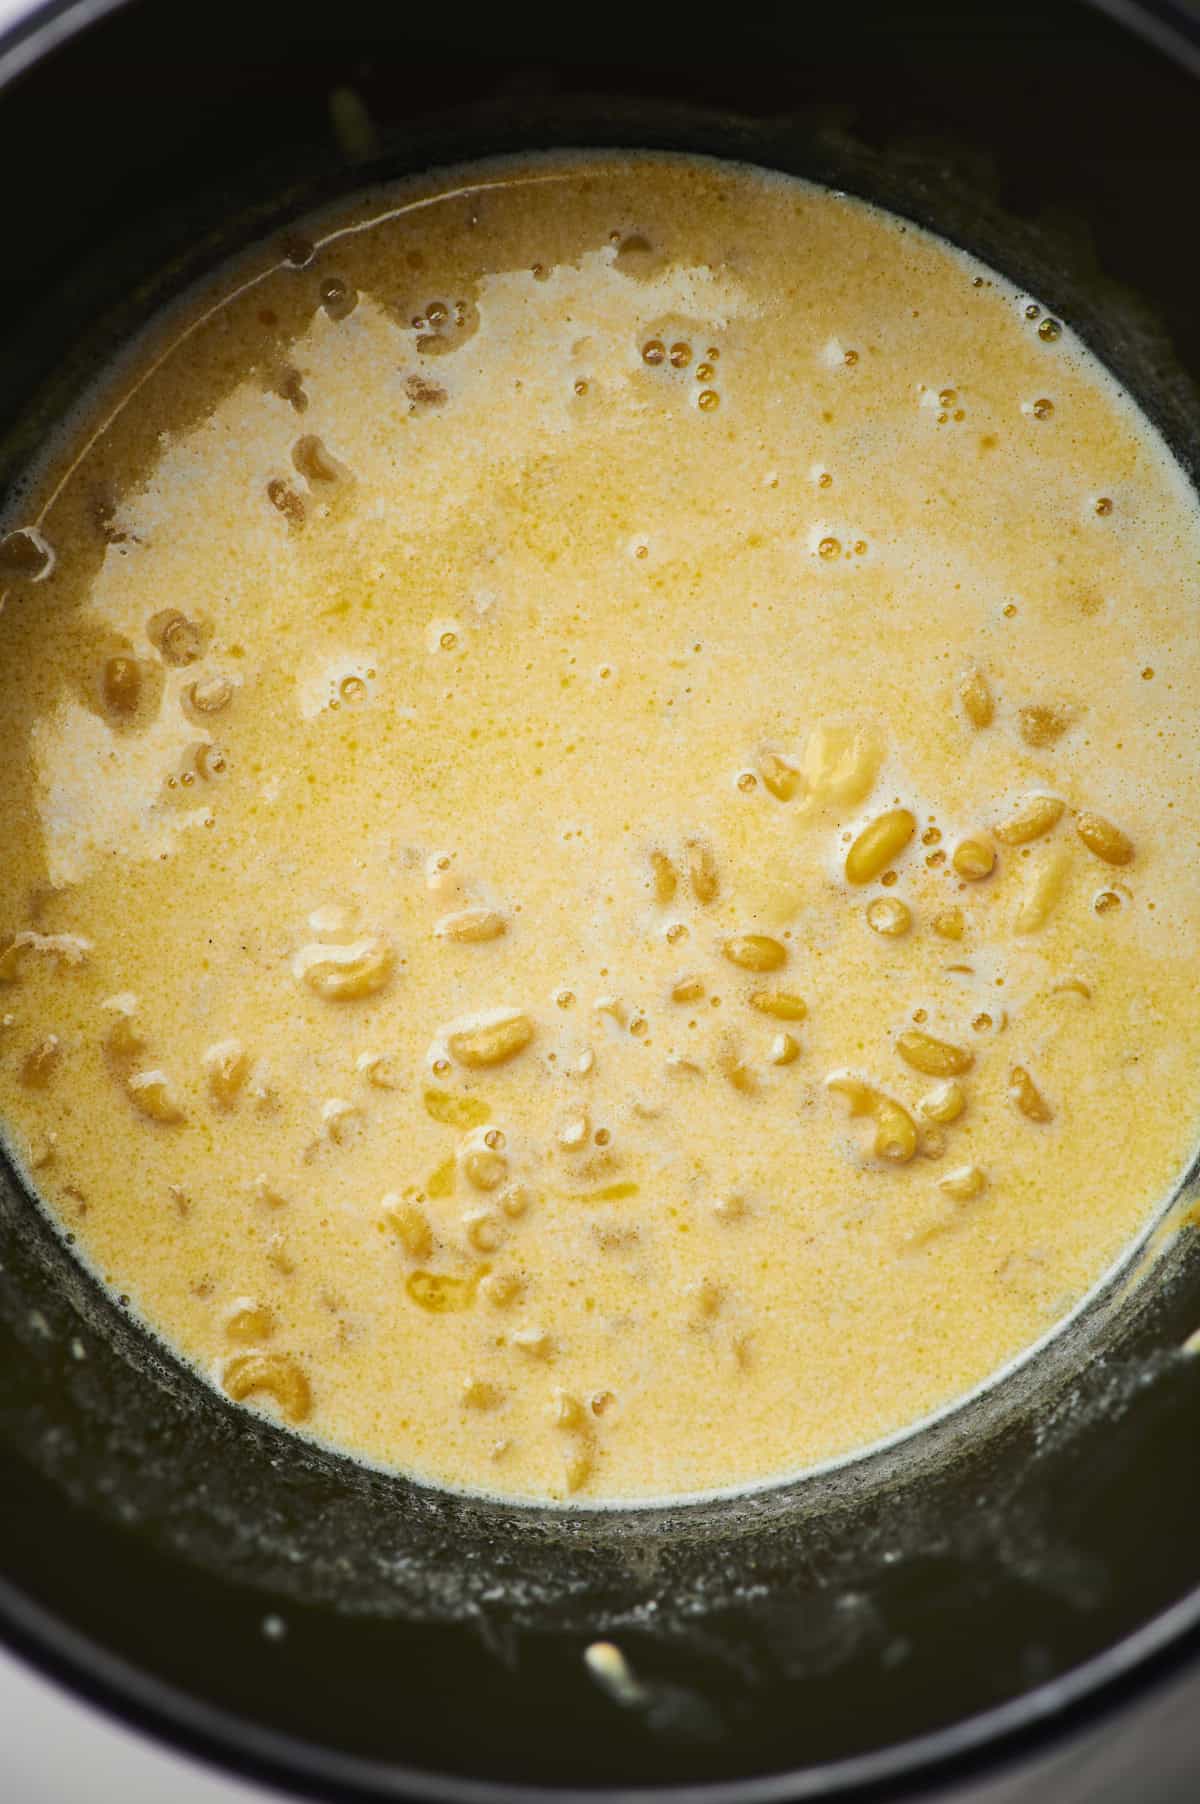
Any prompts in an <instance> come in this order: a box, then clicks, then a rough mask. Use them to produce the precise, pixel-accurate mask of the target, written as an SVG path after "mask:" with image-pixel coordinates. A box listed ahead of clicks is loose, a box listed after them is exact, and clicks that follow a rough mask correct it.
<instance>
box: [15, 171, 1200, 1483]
mask: <svg viewBox="0 0 1200 1804" xmlns="http://www.w3.org/2000/svg"><path fill="white" fill-rule="evenodd" d="M303 230H304V233H305V234H306V235H307V238H308V240H309V242H305V241H304V239H303V238H295V239H290V240H288V241H287V243H286V244H285V245H283V246H280V245H279V244H273V245H270V246H267V247H265V248H264V249H262V250H261V251H260V252H258V253H257V254H255V255H254V256H252V257H251V258H250V259H249V260H247V261H244V262H243V263H242V264H240V265H239V266H238V267H237V268H236V269H234V270H232V271H230V272H226V275H225V277H224V278H223V280H222V282H221V283H220V284H219V285H217V286H216V287H214V288H213V289H212V290H211V291H210V292H209V293H208V294H207V295H206V296H205V297H203V298H202V300H200V301H196V302H194V303H193V304H192V305H191V306H190V308H184V309H183V310H181V311H179V312H178V313H177V314H176V315H175V316H174V317H173V318H172V319H171V320H170V321H168V322H166V323H165V324H163V325H162V326H161V327H160V328H159V329H158V330H157V332H156V333H155V334H153V335H152V336H151V337H150V338H148V339H147V340H146V341H145V342H144V343H143V344H142V346H140V347H139V348H138V349H137V350H136V351H135V353H134V354H133V355H132V357H131V359H130V360H129V362H128V364H127V367H126V368H125V370H124V371H123V373H122V374H121V375H120V376H119V377H114V378H113V380H112V382H111V383H110V385H109V392H108V394H107V397H106V399H104V400H103V401H102V402H99V403H97V404H96V407H95V409H94V410H93V413H92V414H91V415H90V416H89V418H88V419H87V420H85V421H83V422H81V423H78V424H77V426H76V428H74V429H73V436H72V438H71V441H70V442H64V444H63V445H62V446H61V447H60V448H59V452H58V453H57V454H56V456H55V458H53V459H51V461H50V463H49V464H48V467H47V469H46V471H45V472H43V474H42V475H41V476H40V477H39V478H38V479H37V481H36V482H35V483H34V484H33V485H32V486H31V488H30V491H29V492H28V494H26V496H25V497H24V498H23V499H22V500H21V501H20V503H19V505H18V506H17V507H16V508H15V509H14V510H11V517H10V518H9V520H8V522H7V525H8V529H9V531H10V536H9V538H8V539H7V540H5V541H4V543H3V546H2V547H0V566H2V567H3V568H4V569H5V570H6V572H7V574H6V575H4V576H3V577H0V589H3V590H4V591H5V593H6V600H5V605H4V610H3V614H2V615H0V761H2V768H3V781H2V783H0V798H2V800H0V837H2V840H3V844H4V847H5V857H4V860H3V863H2V865H0V930H2V931H3V932H4V933H6V934H7V935H9V936H10V940H11V943H10V944H9V947H8V950H7V951H6V952H3V953H0V979H2V980H3V984H4V988H3V990H2V991H0V1010H2V1011H3V1023H4V1024H3V1028H2V1029H0V1114H2V1116H3V1119H4V1121H5V1123H6V1129H7V1134H8V1137H9V1141H10V1144H11V1146H12V1148H13V1149H14V1151H15V1154H16V1156H17V1158H18V1159H19V1161H20V1162H21V1163H22V1164H23V1166H24V1167H25V1168H26V1169H27V1171H28V1172H29V1173H30V1174H31V1177H32V1181H33V1182H34V1184H35V1185H36V1186H37V1188H38V1190H39V1191H40V1192H41V1194H42V1196H43V1197H44V1199H45V1200H46V1202H47V1204H48V1206H49V1207H50V1209H51V1210H52V1211H53V1213H54V1215H55V1216H56V1217H57V1219H58V1220H59V1222H60V1223H61V1224H62V1226H63V1228H64V1229H66V1230H68V1231H69V1232H70V1233H71V1234H72V1235H73V1236H74V1237H75V1240H76V1244H77V1246H78V1248H79V1250H80V1252H81V1253H82V1254H83V1255H84V1256H85V1257H86V1259H87V1260H88V1261H90V1262H91V1264H92V1265H93V1267H94V1268H95V1270H96V1271H97V1272H98V1273H99V1274H100V1275H101V1276H102V1278H103V1279H104V1281H105V1282H106V1283H107V1284H109V1285H110V1286H111V1287H112V1288H113V1290H114V1291H117V1292H119V1293H121V1294H122V1295H123V1296H125V1297H127V1298H128V1299H129V1301H130V1304H131V1306H132V1307H133V1308H134V1309H135V1310H136V1311H137V1312H138V1313H139V1314H140V1316H141V1317H142V1318H143V1319H144V1320H145V1321H146V1322H147V1323H148V1324H149V1325H150V1326H151V1327H152V1328H153V1329H155V1330H156V1331H157V1332H158V1333H159V1334H161V1336H162V1337H163V1338H164V1339H165V1340H166V1341H167V1342H168V1343H169V1344H170V1345H172V1346H173V1347H175V1348H176V1349H178V1350H179V1352H181V1353H182V1354H183V1355H184V1356H185V1357H186V1358H187V1359H189V1360H190V1361H192V1362H193V1363H194V1365H195V1367H196V1368H197V1369H198V1370H199V1371H200V1372H201V1373H203V1374H205V1375H206V1376H208V1377H210V1378H211V1380H212V1381H213V1383H215V1384H216V1385H218V1386H222V1387H223V1388H224V1389H225V1390H226V1391H227V1392H228V1393H229V1394H230V1395H232V1396H234V1397H235V1398H237V1399H238V1400H240V1401H244V1402H246V1403H247V1404H248V1405H249V1406H251V1407H257V1408H262V1409H264V1410H265V1411H267V1412H268V1413H270V1414H272V1415H274V1416H276V1417H277V1418H278V1419H280V1420H283V1421H285V1422H290V1423H291V1424H293V1425H295V1426H297V1427H299V1428H300V1429H301V1430H302V1432H304V1433H306V1434H310V1435H312V1436H315V1437H317V1438H319V1439H321V1440H323V1441H325V1442H328V1443H331V1444H333V1445H335V1446H337V1447H340V1448H342V1449H344V1450H346V1451H348V1452H349V1453H351V1454H353V1455H355V1456H357V1457H360V1458H363V1459H367V1460H371V1461H374V1462H380V1463H383V1464H385V1465H388V1466H394V1467H398V1468H400V1469H402V1470H403V1471H406V1472H409V1473H413V1474H415V1475H417V1476H418V1477H420V1478H422V1479H426V1480H429V1481H432V1482H437V1483H444V1484H451V1485H457V1486H466V1487H470V1488H475V1489H480V1490H484V1491H488V1492H493V1493H500V1494H505V1495H509V1496H514V1497H522V1498H567V1497H569V1498H572V1499H573V1500H575V1501H597V1500H605V1499H617V1498H622V1499H644V1498H650V1497H662V1496H666V1495H682V1494H692V1493H696V1492H702V1491H705V1490H710V1489H713V1488H720V1487H734V1486H742V1485H747V1484H751V1483H755V1482H762V1481H766V1480H769V1479H771V1478H777V1477H780V1476H783V1475H786V1474H790V1473H794V1472H796V1471H798V1470H802V1469H804V1468H806V1467H809V1466H811V1465H813V1464H814V1463H817V1462H821V1461H825V1460H828V1459H831V1458H835V1457H839V1456H844V1455H846V1454H849V1453H851V1452H853V1451H855V1450H857V1449H861V1448H862V1447H864V1446H866V1445H868V1444H870V1443H872V1442H875V1441H877V1440H879V1439H880V1438H881V1437H884V1436H887V1435H889V1434H892V1433H894V1432H896V1431H898V1430H900V1429H903V1428H904V1427H906V1426H909V1425H911V1424H912V1423H914V1422H915V1421H917V1420H919V1419H921V1418H923V1417H925V1416H927V1415H928V1414H929V1413H930V1412H932V1411H935V1410H938V1409H940V1408H942V1407H944V1406H946V1405H947V1404H949V1403H951V1402H952V1401H953V1400H955V1399H956V1398H959V1397H961V1396H962V1395H963V1394H965V1393H966V1392H968V1391H969V1390H971V1389H972V1387H975V1386H977V1385H978V1384H979V1383H980V1382H982V1381H983V1380H985V1379H987V1378H988V1376H989V1375H990V1374H993V1373H995V1372H996V1371H997V1370H998V1369H999V1368H1001V1367H1002V1366H1003V1365H1004V1364H1005V1363H1006V1362H1008V1361H1010V1360H1011V1359H1012V1358H1013V1357H1014V1356H1016V1355H1017V1354H1019V1353H1020V1352H1021V1350H1022V1349H1024V1348H1026V1347H1028V1346H1029V1345H1030V1344H1031V1343H1033V1342H1034V1341H1036V1340H1037V1339H1038V1338H1039V1337H1041V1336H1043V1335H1044V1334H1045V1333H1046V1332H1047V1330H1048V1329H1049V1328H1050V1327H1051V1326H1052V1325H1053V1324H1054V1323H1055V1322H1056V1321H1058V1320H1059V1319H1061V1318H1062V1316H1063V1315H1064V1314H1065V1313H1066V1312H1069V1311H1070V1310H1071V1309H1072V1308H1073V1307H1074V1306H1075V1305H1076V1304H1077V1303H1078V1301H1079V1299H1080V1298H1081V1296H1083V1295H1084V1294H1085V1293H1086V1291H1087V1290H1088V1288H1089V1287H1090V1286H1092V1285H1094V1284H1095V1282H1096V1281H1097V1280H1098V1279H1099V1278H1100V1277H1101V1276H1102V1274H1103V1273H1104V1272H1105V1270H1106V1269H1107V1268H1109V1267H1110V1266H1111V1264H1112V1262H1113V1261H1114V1260H1115V1259H1116V1258H1117V1257H1118V1256H1119V1255H1120V1253H1121V1251H1122V1249H1123V1248H1124V1247H1126V1246H1127V1245H1128V1244H1129V1243H1130V1241H1131V1239H1132V1238H1133V1237H1135V1236H1136V1235H1137V1234H1138V1232H1139V1231H1140V1230H1141V1229H1142V1228H1143V1227H1144V1226H1145V1225H1146V1224H1147V1222H1148V1221H1149V1220H1150V1219H1151V1217H1152V1215H1153V1212H1154V1211H1155V1209H1156V1207H1157V1206H1158V1205H1159V1204H1160V1203H1161V1202H1162V1201H1163V1199H1164V1198H1165V1197H1166V1195H1167V1194H1168V1193H1169V1192H1170V1190H1171V1188H1172V1185H1173V1184H1174V1183H1175V1182H1176V1181H1177V1179H1178V1177H1179V1176H1180V1174H1181V1171H1182V1169H1183V1167H1184V1166H1185V1164H1186V1161H1187V1158H1188V1155H1189V1151H1190V1149H1191V1146H1192V1144H1193V1140H1194V1137H1195V1124H1196V1121H1197V1117H1198V1115H1200V999H1198V997H1197V992H1196V986H1195V985H1194V983H1192V982H1191V981H1190V974H1191V971H1192V969H1193V967H1194V961H1195V958H1196V955H1197V951H1198V949H1200V886H1197V884H1196V882H1195V875H1194V872H1195V859H1196V852H1197V838H1198V828H1200V767H1198V765H1197V760H1196V757H1195V743H1196V738H1195V736H1196V730H1197V697H1198V696H1200V635H1197V633H1196V631H1195V615H1194V609H1195V603H1196V599H1197V574H1198V569H1200V522H1198V520H1197V513H1196V508H1195V498H1194V496H1193V495H1192V493H1191V492H1190V491H1189V490H1188V488H1187V486H1186V484H1185V482H1184V479H1183V477H1182V475H1181V473H1180V471H1179V470H1178V468H1177V467H1176V466H1175V465H1174V464H1173V463H1172V461H1171V460H1170V458H1169V456H1168V454H1167V452H1166V451H1165V449H1164V447H1163V446H1162V444H1161V443H1160V442H1159V441H1158V439H1157V438H1156V436H1155V434H1154V432H1153V431H1152V429H1151V428H1150V427H1149V425H1148V424H1147V422H1146V421H1145V420H1144V419H1143V418H1142V417H1141V416H1140V415H1139V414H1138V413H1137V412H1136V411H1135V410H1134V409H1133V407H1132V405H1131V404H1130V403H1129V401H1128V400H1127V399H1126V398H1124V397H1123V396H1122V395H1121V394H1120V393H1119V392H1118V391H1117V390H1116V389H1115V387H1114V386H1113V384H1112V383H1111V381H1110V380H1109V379H1108V378H1107V377H1106V376H1105V374H1104V373H1103V371H1102V370H1101V369H1100V368H1099V366H1098V365H1097V364H1096V363H1095V362H1094V361H1093V360H1091V359H1090V357H1089V356H1088V354H1087V353H1085V351H1084V350H1083V349H1082V347H1081V346H1080V345H1079V344H1078V343H1077V342H1076V341H1075V340H1074V339H1073V337H1072V335H1071V333H1070V331H1069V330H1068V329H1065V328H1064V327H1061V326H1060V324H1059V322H1057V321H1055V320H1052V319H1049V318H1047V316H1046V315H1045V313H1044V312H1043V311H1041V310H1040V308H1039V306H1038V304H1037V303H1036V302H1035V301H1034V300H1032V299H1031V298H1030V297H1028V296H1025V295H1022V294H1018V293H1016V292H1015V291H1014V290H1013V289H1012V288H1011V287H1010V286H1009V285H1007V284H1006V283H1005V282H1004V281H1003V280H1002V279H1001V278H1000V277H998V276H996V275H995V274H994V273H993V272H990V271H988V270H986V269H984V268H982V267H981V266H980V265H978V264H975V263H973V262H971V261H970V260H968V259H967V258H965V257H964V256H962V255H960V254H959V253H957V252H956V251H954V250H952V249H951V248H950V247H948V246H946V245H945V244H942V243H940V242H939V241H937V240H936V239H934V238H932V237H930V236H928V235H926V234H924V233H923V232H921V231H918V230H917V229H916V228H914V227H912V226H908V225H905V224H903V223H902V222H900V221H898V220H897V219H895V218H892V217H889V216H888V215H886V214H882V213H880V212H878V211H874V210H872V209H870V208H868V207H866V206H864V205H862V204H860V203H858V202H855V201H853V200H850V199H847V198H845V197H842V196H835V195H832V194H829V193H826V192H823V191H820V190H817V189H814V188H811V187H808V186H805V185H803V184H800V183H797V182H794V181H790V180H784V179H782V178H767V177H764V176H761V175H759V174H756V173H753V172H750V171H747V170H741V169H737V168H734V167H722V166H720V165H717V164H713V163H706V162H699V161H693V160H687V159H665V158H630V157H626V156H612V155H606V156H603V157H599V158H594V159H576V160H573V161H565V160H561V159H560V160H556V161H537V162H532V163H528V164H525V165H520V166H517V165H494V166H488V167H487V168H484V169H481V170H478V171H474V172H471V171H466V172H454V173H453V174H452V175H450V176H447V177H445V178H440V179H438V180H435V181H432V182H430V183H427V184H426V185H425V186H424V187H411V188H407V189H404V190H398V191H395V192H392V193H389V194H387V195H384V196H378V195H377V196H374V197H371V198H370V199H369V200H368V201H363V202H360V203H358V204H357V205H356V207H355V208H353V209H351V208H347V209H345V210H344V211H343V212H342V213H341V214H340V215H338V216H336V217H335V216H329V215H327V216H325V217H323V218H322V219H320V220H318V221H315V222H312V223H310V224H309V225H308V226H306V227H304V228H303ZM314 244H315V245H316V248H315V250H314V248H313V247H314ZM281 259H282V260H281ZM35 524H36V528H37V535H36V536H32V537H31V536H29V535H27V534H25V535H23V534H22V533H21V532H20V531H19V530H15V529H19V528H21V527H23V526H32V525H35ZM50 553H52V554H53V560H54V561H53V565H52V567H50V565H49V556H50ZM35 579H36V580H35ZM1039 798H1040V799H1039ZM880 817H889V818H887V819H885V823H884V826H883V827H881V828H880V829H878V830H877V831H875V830H872V831H870V832H867V837H866V838H865V840H864V839H863V838H862V837H861V836H862V835H863V834H864V832H865V831H866V830H867V829H869V828H871V824H872V823H874V822H876V821H877V820H879V819H880ZM964 842H966V843H965V844H964ZM1114 861H1115V862H1114ZM848 871H849V875H848ZM855 878H856V879H859V881H853V880H851V879H855Z"/></svg>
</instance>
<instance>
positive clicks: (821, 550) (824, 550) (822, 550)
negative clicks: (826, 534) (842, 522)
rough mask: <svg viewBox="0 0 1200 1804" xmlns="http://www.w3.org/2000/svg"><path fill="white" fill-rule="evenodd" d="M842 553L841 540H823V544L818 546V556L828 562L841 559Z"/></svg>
mask: <svg viewBox="0 0 1200 1804" xmlns="http://www.w3.org/2000/svg"><path fill="white" fill-rule="evenodd" d="M841 551H842V544H841V540H840V539H822V540H821V543H820V544H819V545H818V546H817V556H818V557H823V558H825V559H826V561H828V560H829V559H830V558H835V557H840V556H841Z"/></svg>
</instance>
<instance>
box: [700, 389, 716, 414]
mask: <svg viewBox="0 0 1200 1804" xmlns="http://www.w3.org/2000/svg"><path fill="white" fill-rule="evenodd" d="M696 405H697V406H698V407H699V408H700V410H701V411H702V412H703V413H711V412H712V410H713V408H714V407H719V406H720V405H721V397H720V395H719V394H718V393H717V391H716V389H715V388H705V389H702V390H701V391H700V399H699V400H698V402H697V403H696Z"/></svg>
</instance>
